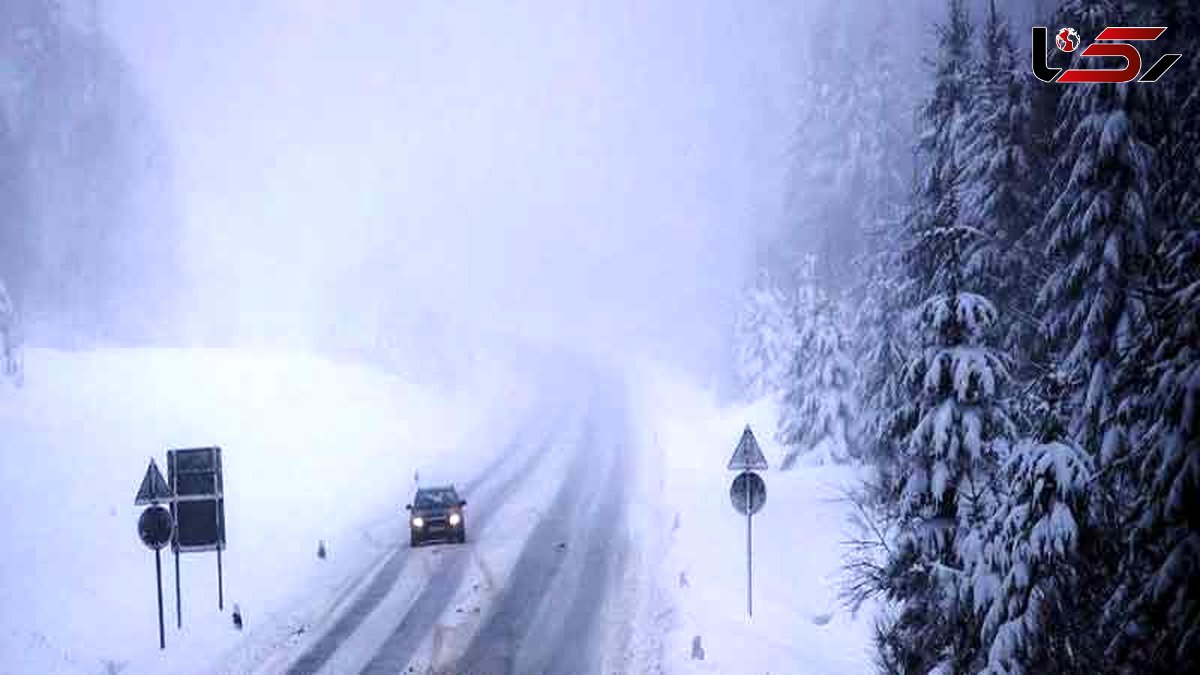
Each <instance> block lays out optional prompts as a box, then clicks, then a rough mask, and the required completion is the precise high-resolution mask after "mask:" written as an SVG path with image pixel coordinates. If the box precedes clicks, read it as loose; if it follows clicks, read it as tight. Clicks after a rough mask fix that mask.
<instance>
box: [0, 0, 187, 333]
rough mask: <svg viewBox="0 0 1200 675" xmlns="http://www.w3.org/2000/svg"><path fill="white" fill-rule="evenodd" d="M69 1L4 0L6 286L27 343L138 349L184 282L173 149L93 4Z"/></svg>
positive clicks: (1, 90) (163, 319) (0, 271)
mask: <svg viewBox="0 0 1200 675" xmlns="http://www.w3.org/2000/svg"><path fill="white" fill-rule="evenodd" d="M79 4H80V5H83V4H86V3H79ZM68 6H69V5H68V4H67V3H60V2H55V1H53V0H15V1H14V0H3V2H0V279H3V281H4V283H5V284H6V285H7V287H8V290H9V293H10V295H11V296H12V300H13V304H14V305H15V307H16V310H17V312H18V314H19V316H20V317H21V321H22V323H23V325H24V330H23V332H24V333H25V335H26V338H27V340H29V341H34V342H45V343H53V344H59V345H67V344H75V345H78V344H91V343H128V342H143V341H146V340H149V339H154V338H159V337H162V336H164V335H169V334H170V333H171V330H170V327H171V320H170V318H169V313H170V309H171V307H172V306H173V304H174V303H173V301H172V297H173V295H174V293H175V292H176V291H177V289H178V287H179V280H180V278H181V275H180V271H179V270H178V265H177V258H178V246H179V239H180V220H179V219H178V217H177V216H176V213H175V212H174V209H173V206H174V205H173V200H172V199H171V196H170V194H171V191H170V185H171V177H170V172H169V165H168V162H167V161H166V160H167V158H166V155H165V144H164V142H163V139H162V137H161V135H160V133H159V131H158V129H157V128H156V126H155V124H154V123H153V120H152V119H151V118H150V113H149V106H148V105H147V102H146V100H145V98H144V97H143V96H142V94H141V93H140V92H139V91H138V89H137V86H136V84H135V82H134V80H133V77H132V76H131V73H130V69H129V67H128V65H127V64H126V63H125V62H124V61H123V59H122V57H121V55H120V54H119V53H118V52H117V51H116V49H115V48H114V46H113V44H112V43H111V42H110V41H109V40H108V39H107V37H106V36H105V35H104V34H103V32H102V31H101V30H100V28H99V24H100V22H99V20H98V17H97V16H95V15H94V12H95V11H96V10H95V9H94V7H95V6H94V4H92V5H90V6H91V7H92V9H91V10H86V9H84V10H74V11H71V10H69V9H68ZM89 11H90V12H92V14H89Z"/></svg>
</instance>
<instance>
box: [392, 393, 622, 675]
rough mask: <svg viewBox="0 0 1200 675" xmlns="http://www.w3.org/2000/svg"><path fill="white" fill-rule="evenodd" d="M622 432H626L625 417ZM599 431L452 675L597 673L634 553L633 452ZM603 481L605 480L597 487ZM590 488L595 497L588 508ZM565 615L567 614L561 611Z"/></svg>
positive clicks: (593, 428) (581, 451)
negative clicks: (629, 493)
mask: <svg viewBox="0 0 1200 675" xmlns="http://www.w3.org/2000/svg"><path fill="white" fill-rule="evenodd" d="M603 421H604V422H608V421H615V420H608V419H605V420H603ZM619 426H620V428H621V429H622V430H623V429H624V417H622V418H620V420H619ZM598 428H602V427H601V425H600V424H598V423H597V420H595V419H594V418H593V420H592V423H591V425H590V428H589V430H588V433H587V434H585V436H584V439H583V440H584V442H581V443H580V447H579V448H578V449H577V451H576V456H575V458H574V460H573V464H572V467H571V469H570V472H569V475H568V477H567V478H566V479H565V480H564V481H563V484H562V486H561V487H560V488H559V491H558V493H557V494H556V496H555V499H554V503H553V505H552V506H551V508H550V509H549V511H548V512H547V513H546V514H545V515H544V516H543V517H542V519H541V520H540V521H539V523H538V524H537V526H535V527H534V529H533V534H532V536H531V537H530V539H529V541H528V542H526V544H525V547H524V548H523V549H522V551H521V554H520V555H519V557H518V559H517V562H516V564H515V565H514V567H513V577H512V579H511V580H510V581H509V585H508V586H507V587H506V588H505V590H504V592H503V594H502V595H501V596H500V598H499V599H498V600H497V602H496V605H495V607H494V608H493V609H492V611H491V612H489V614H488V618H487V619H486V621H485V623H484V624H483V626H482V627H481V628H480V629H479V630H478V631H477V632H476V634H475V637H474V638H472V640H471V642H470V643H469V644H468V646H467V649H466V651H465V652H464V654H463V655H462V657H461V658H460V659H459V661H458V663H457V664H456V666H455V667H454V668H452V669H451V672H454V673H479V674H484V673H486V674H487V675H498V674H500V673H513V672H518V670H519V672H530V673H534V672H536V673H542V672H555V673H559V672H561V673H584V672H588V671H589V670H596V667H595V664H596V663H597V659H598V656H599V655H598V654H597V653H596V651H597V649H596V648H597V647H598V645H597V644H595V641H594V638H595V637H596V633H597V631H598V627H599V621H600V618H601V613H602V612H601V610H602V608H603V604H604V601H605V599H606V598H607V597H608V590H609V588H610V584H611V583H612V580H613V579H614V578H616V577H617V576H618V573H619V571H620V569H621V566H622V564H623V562H624V559H625V558H624V556H625V551H626V548H627V542H625V541H624V540H623V538H622V536H621V533H620V526H621V523H622V522H623V519H622V515H623V509H624V504H625V495H624V490H625V482H626V476H625V470H626V461H625V454H626V452H625V446H624V445H619V446H617V445H615V444H613V445H612V447H605V446H604V445H603V444H602V443H605V442H609V441H608V439H601V438H600V437H599V436H598V434H597V429H598ZM622 440H624V439H622ZM602 459H607V460H608V461H607V465H608V466H607V467H606V468H605V467H604V466H603V465H601V464H599V463H598V462H599V460H602ZM600 472H603V473H600ZM598 474H599V475H604V476H605V477H606V478H605V480H602V481H590V480H589V478H590V477H592V476H596V475H598ZM589 484H590V485H589ZM588 487H591V488H592V489H591V492H592V494H591V495H588V496H587V497H585V498H584V499H583V500H582V503H580V502H581V500H580V497H581V495H584V494H586V493H585V490H586V488H588ZM572 505H577V508H572ZM550 542H569V544H570V546H571V548H570V549H569V550H559V549H558V548H557V547H552V546H551V545H550ZM575 547H578V548H579V550H581V551H583V553H582V556H581V558H579V559H572V556H573V555H574V549H575ZM560 607H563V608H566V611H565V612H563V611H558V608H560ZM538 649H542V651H540V652H539V651H538ZM392 672H395V671H392Z"/></svg>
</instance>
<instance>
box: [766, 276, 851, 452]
mask: <svg viewBox="0 0 1200 675" xmlns="http://www.w3.org/2000/svg"><path fill="white" fill-rule="evenodd" d="M841 322H842V314H841V312H840V311H839V310H838V308H837V306H836V304H835V303H834V302H833V301H831V300H829V299H828V298H823V299H821V300H819V301H818V303H817V307H816V309H815V311H814V312H813V314H812V316H811V318H810V323H809V326H808V329H807V330H806V332H805V335H804V343H803V344H802V345H800V351H802V352H803V353H804V354H805V356H804V357H803V358H797V359H796V360H795V362H794V363H795V366H794V371H793V377H792V379H791V381H790V385H789V388H788V390H787V392H786V394H785V396H784V400H783V414H782V416H781V419H780V428H779V434H778V438H779V440H780V442H781V443H782V444H783V445H784V446H785V447H786V448H787V454H786V455H784V458H783V461H782V463H781V464H780V469H781V470H785V471H786V470H788V469H791V468H792V467H793V466H795V464H796V462H797V461H798V460H800V459H801V458H803V460H804V461H806V462H811V463H813V464H832V463H843V462H846V461H848V460H849V459H850V457H851V456H852V454H853V453H852V451H851V447H850V442H851V428H850V427H851V424H852V423H853V420H854V417H855V415H856V413H857V408H858V406H857V404H856V402H855V399H854V380H855V369H854V364H853V363H852V362H851V360H850V343H849V340H848V339H847V337H846V335H845V331H844V329H843V328H842V324H841Z"/></svg>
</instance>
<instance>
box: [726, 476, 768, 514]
mask: <svg viewBox="0 0 1200 675" xmlns="http://www.w3.org/2000/svg"><path fill="white" fill-rule="evenodd" d="M729 499H730V500H731V501H732V502H733V508H734V509H736V510H737V512H738V513H740V514H742V515H743V516H752V515H754V514H756V513H758V512H759V511H760V510H761V509H762V507H763V504H766V503H767V484H766V483H764V482H763V479H762V476H759V475H758V474H756V473H754V472H752V471H743V472H742V473H739V474H738V475H737V478H734V479H733V484H732V485H730V486H729Z"/></svg>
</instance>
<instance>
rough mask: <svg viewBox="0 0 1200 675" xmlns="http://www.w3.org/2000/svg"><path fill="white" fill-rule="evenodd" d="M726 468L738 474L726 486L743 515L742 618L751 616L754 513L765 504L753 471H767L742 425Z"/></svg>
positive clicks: (762, 489)
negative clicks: (743, 601) (744, 600)
mask: <svg viewBox="0 0 1200 675" xmlns="http://www.w3.org/2000/svg"><path fill="white" fill-rule="evenodd" d="M728 468H729V469H730V470H731V471H741V473H739V474H738V475H737V477H736V478H734V479H733V484H732V485H730V486H729V499H730V501H732V502H733V508H734V510H736V511H737V512H738V513H744V514H745V515H746V615H747V616H751V617H752V616H754V534H753V532H754V520H753V517H754V514H756V513H758V512H759V510H761V509H762V507H763V504H766V503H767V484H766V483H764V482H763V479H762V477H761V476H759V475H758V474H757V473H754V472H755V471H762V470H765V469H766V468H767V458H766V457H764V456H763V454H762V449H761V448H759V447H758V441H757V440H755V438H754V432H752V431H750V426H749V425H746V429H745V431H743V432H742V439H741V440H740V441H739V442H738V444H737V448H735V449H734V451H733V457H730V458H729V465H728Z"/></svg>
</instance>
